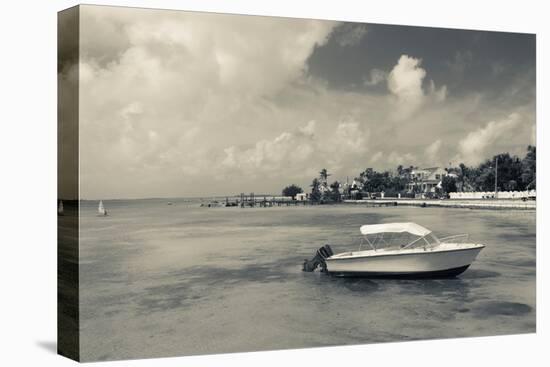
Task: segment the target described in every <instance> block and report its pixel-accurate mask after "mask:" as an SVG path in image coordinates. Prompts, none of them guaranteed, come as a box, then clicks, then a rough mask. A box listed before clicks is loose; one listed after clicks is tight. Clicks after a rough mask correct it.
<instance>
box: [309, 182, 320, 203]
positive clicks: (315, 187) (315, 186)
mask: <svg viewBox="0 0 550 367" xmlns="http://www.w3.org/2000/svg"><path fill="white" fill-rule="evenodd" d="M309 186H310V187H311V196H310V197H311V201H319V200H321V191H320V190H319V187H320V186H321V183H320V182H319V179H317V178H314V179H313V181H312V182H311V185H309Z"/></svg>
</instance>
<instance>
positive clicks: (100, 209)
mask: <svg viewBox="0 0 550 367" xmlns="http://www.w3.org/2000/svg"><path fill="white" fill-rule="evenodd" d="M97 211H98V212H99V214H100V215H107V211H106V210H105V207H104V206H103V200H100V201H99V207H98V208H97Z"/></svg>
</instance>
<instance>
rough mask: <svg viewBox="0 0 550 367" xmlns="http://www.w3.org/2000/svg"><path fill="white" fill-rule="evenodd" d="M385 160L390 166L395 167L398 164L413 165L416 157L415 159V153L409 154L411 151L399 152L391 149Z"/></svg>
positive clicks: (415, 162)
mask: <svg viewBox="0 0 550 367" xmlns="http://www.w3.org/2000/svg"><path fill="white" fill-rule="evenodd" d="M386 161H387V162H388V164H389V165H390V166H392V167H396V166H398V165H400V164H401V165H403V166H410V165H413V166H414V165H416V164H417V163H418V162H417V159H416V155H414V154H411V153H403V154H399V153H397V152H396V151H392V152H391V153H390V154H389V155H388V157H387V159H386Z"/></svg>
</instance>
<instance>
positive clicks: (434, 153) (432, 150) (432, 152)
mask: <svg viewBox="0 0 550 367" xmlns="http://www.w3.org/2000/svg"><path fill="white" fill-rule="evenodd" d="M441 144H442V142H441V139H437V140H436V141H434V142H433V143H431V144H430V145H428V146H427V147H426V149H425V151H424V154H425V155H426V158H427V159H428V162H429V163H430V164H433V163H439V161H438V154H439V151H440V149H441Z"/></svg>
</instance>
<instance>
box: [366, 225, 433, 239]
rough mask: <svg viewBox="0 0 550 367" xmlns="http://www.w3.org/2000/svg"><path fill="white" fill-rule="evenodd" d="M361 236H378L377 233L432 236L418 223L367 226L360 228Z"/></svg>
mask: <svg viewBox="0 0 550 367" xmlns="http://www.w3.org/2000/svg"><path fill="white" fill-rule="evenodd" d="M360 231H361V234H363V235H365V236H366V235H369V234H377V233H405V232H406V233H410V234H412V235H415V236H420V237H424V236H426V235H428V234H430V233H431V232H432V231H430V230H429V229H427V228H424V227H422V226H421V225H418V224H416V223H412V222H406V223H385V224H366V225H364V226H361V228H360Z"/></svg>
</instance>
